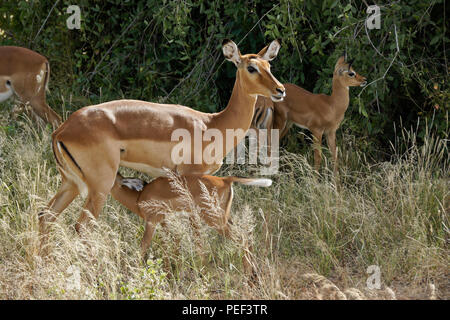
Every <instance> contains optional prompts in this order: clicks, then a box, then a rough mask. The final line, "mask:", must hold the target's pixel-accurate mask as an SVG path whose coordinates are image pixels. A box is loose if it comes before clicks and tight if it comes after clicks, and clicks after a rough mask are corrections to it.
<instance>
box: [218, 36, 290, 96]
mask: <svg viewBox="0 0 450 320" xmlns="http://www.w3.org/2000/svg"><path fill="white" fill-rule="evenodd" d="M222 50H223V54H224V56H225V58H226V59H227V60H228V61H231V62H233V63H234V64H235V65H236V67H237V78H239V79H240V84H241V85H242V87H243V88H244V90H245V91H246V92H247V93H248V94H250V95H261V96H265V97H270V98H271V99H272V100H273V101H275V102H280V101H283V98H284V97H285V96H286V93H285V89H284V86H283V85H282V84H281V83H280V82H279V81H278V80H277V79H276V78H275V77H274V76H273V75H272V73H271V72H270V63H269V61H271V60H273V59H275V57H276V56H277V54H278V51H279V50H280V43H279V42H278V40H274V41H272V42H271V43H270V45H268V46H267V47H264V48H263V49H262V50H261V51H260V52H259V53H258V54H244V55H241V53H240V51H239V49H238V47H237V45H236V44H235V43H234V42H233V41H231V40H228V39H226V40H224V41H223V43H222Z"/></svg>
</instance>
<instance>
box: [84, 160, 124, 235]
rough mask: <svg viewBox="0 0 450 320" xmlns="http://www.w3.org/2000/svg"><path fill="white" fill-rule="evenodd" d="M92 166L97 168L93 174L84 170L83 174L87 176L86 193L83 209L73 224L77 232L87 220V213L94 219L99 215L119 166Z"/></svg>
mask: <svg viewBox="0 0 450 320" xmlns="http://www.w3.org/2000/svg"><path fill="white" fill-rule="evenodd" d="M92 168H96V169H97V172H96V173H95V175H93V174H92V172H90V173H89V172H88V171H87V172H85V175H86V176H87V184H86V185H87V189H88V195H87V198H86V202H85V203H84V206H83V210H82V211H81V215H80V218H79V219H78V221H77V223H76V225H75V229H76V230H77V232H78V233H80V231H81V228H82V226H83V225H84V224H85V223H86V220H88V217H89V213H90V214H92V216H93V217H94V218H95V219H97V218H98V216H99V215H100V212H101V211H102V208H103V205H104V204H105V202H106V197H107V196H108V194H109V193H110V192H111V189H112V187H113V185H114V181H115V178H116V172H117V170H118V168H119V166H118V165H117V166H114V167H113V168H109V167H108V168H105V167H103V168H101V167H100V166H95V165H93V166H92ZM102 169H103V170H102ZM93 177H95V178H93ZM88 212H89V213H88Z"/></svg>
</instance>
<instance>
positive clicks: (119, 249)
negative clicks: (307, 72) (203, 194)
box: [0, 116, 450, 299]
mask: <svg viewBox="0 0 450 320" xmlns="http://www.w3.org/2000/svg"><path fill="white" fill-rule="evenodd" d="M9 121H10V119H8V118H6V116H3V118H1V117H0V126H2V127H3V130H0V146H1V148H0V298H2V299H180V298H181V299H230V298H231V299H411V298H420V299H448V298H449V297H450V290H449V289H450V285H449V272H448V270H449V268H448V267H449V265H448V262H449V254H448V253H449V252H448V244H449V229H448V227H449V211H450V209H449V206H450V205H449V203H450V197H449V179H448V177H449V166H448V165H449V161H448V150H447V145H446V142H445V141H441V140H437V139H434V138H432V137H428V138H427V140H426V143H425V144H424V145H422V146H417V143H416V142H415V135H414V134H413V133H411V132H409V133H408V132H406V131H404V132H403V135H401V136H400V137H399V141H398V144H399V145H401V146H402V147H398V146H396V149H395V150H400V149H402V148H403V149H404V150H405V151H404V152H402V153H401V154H399V153H400V152H399V151H397V154H395V155H394V156H393V160H392V161H391V162H383V163H375V164H374V163H368V162H367V161H365V160H364V157H363V155H361V154H359V153H358V151H357V150H347V149H346V148H345V146H346V142H345V141H344V142H341V144H342V145H343V148H342V159H343V163H342V165H341V175H340V179H339V181H340V182H339V183H338V184H337V183H336V182H335V180H334V179H333V176H332V175H331V174H330V173H329V170H328V169H327V167H325V168H324V169H323V171H322V174H321V175H320V176H319V175H317V174H316V173H315V172H314V171H313V170H312V169H311V167H310V165H309V163H311V162H310V161H309V160H308V159H307V158H305V156H304V155H301V154H288V153H286V152H282V159H281V162H280V164H281V170H280V172H279V174H277V175H275V176H273V177H271V178H272V179H273V180H274V184H273V185H272V186H271V187H269V188H253V187H245V186H236V187H235V191H236V192H235V201H234V204H233V223H234V233H235V234H236V235H237V236H236V237H235V240H234V241H230V240H227V239H223V238H222V237H221V236H219V235H218V234H217V233H216V232H215V231H213V230H211V229H210V228H208V227H206V226H204V225H202V224H201V222H200V221H198V224H199V225H200V231H201V232H200V233H201V235H202V236H201V237H200V238H197V237H195V235H194V233H193V232H192V229H191V225H190V223H189V219H186V214H183V213H170V212H168V214H167V217H168V218H167V228H166V230H163V229H162V228H158V230H157V233H156V236H155V238H154V242H153V244H152V248H151V249H150V258H149V259H148V262H147V264H146V265H144V264H143V263H142V262H141V260H140V257H139V242H140V239H141V237H142V234H143V225H142V221H140V219H139V218H138V217H137V216H135V215H133V214H132V213H130V212H128V211H127V210H126V209H125V208H124V207H122V206H121V205H120V204H119V203H117V202H116V201H114V200H111V199H109V200H108V203H107V206H106V207H105V209H104V211H103V214H102V215H101V216H100V218H99V219H98V220H97V221H96V223H95V224H94V225H93V227H92V228H91V229H90V230H89V231H88V232H87V233H85V234H84V236H83V237H79V236H78V235H77V234H76V232H75V230H74V228H73V226H74V223H75V221H76V219H77V218H78V214H79V210H80V208H81V205H82V200H81V199H77V200H76V201H75V202H74V203H73V204H72V205H71V206H70V207H69V208H68V209H67V210H66V211H65V212H64V213H63V214H62V215H61V216H60V217H59V218H58V219H57V221H56V222H55V223H54V225H53V226H52V232H51V239H50V244H51V248H50V249H51V250H50V252H51V254H50V255H49V256H48V257H46V258H45V259H42V258H41V257H39V255H38V254H37V248H38V244H39V235H38V225H37V213H38V212H39V211H40V210H41V209H42V208H43V206H44V205H45V204H46V203H47V201H48V200H49V199H50V198H51V196H53V194H54V193H55V192H56V190H57V187H58V185H59V182H60V177H59V175H58V173H57V171H56V169H55V164H54V159H53V155H52V152H51V147H50V131H49V130H48V129H46V130H42V129H33V124H32V123H27V122H26V121H23V120H21V121H19V122H17V123H15V124H13V126H11V127H10V128H9V129H8V128H7V124H8V123H11V122H9ZM394 153H395V152H394ZM220 174H221V175H231V174H237V175H248V168H246V167H244V166H242V167H241V166H235V167H224V168H223V169H222V171H221V173H220ZM127 175H135V176H137V175H138V174H137V173H135V172H131V171H129V172H127ZM141 176H142V175H141ZM178 187H180V188H181V189H180V190H182V186H178ZM184 191H185V192H186V190H184ZM186 197H187V198H186V199H188V198H189V195H188V192H187V193H186ZM207 197H210V198H211V199H210V201H211V204H212V205H213V203H214V195H213V194H210V195H207ZM188 205H189V203H188ZM194 211H195V210H194ZM245 240H248V241H251V242H252V244H253V246H254V251H253V258H254V259H255V261H256V263H257V268H258V281H257V282H256V284H255V285H253V286H252V285H249V282H248V278H247V275H246V274H245V273H244V271H243V267H242V263H241V257H242V254H243V253H242V241H245ZM199 248H201V249H199ZM370 265H378V266H379V267H380V270H381V288H380V289H379V290H375V289H374V290H369V289H368V288H367V286H366V280H367V278H368V277H369V275H368V274H367V273H366V270H367V267H368V266H370ZM78 284H79V286H78Z"/></svg>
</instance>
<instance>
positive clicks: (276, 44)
mask: <svg viewBox="0 0 450 320" xmlns="http://www.w3.org/2000/svg"><path fill="white" fill-rule="evenodd" d="M280 48H281V45H280V41H278V40H273V41H272V42H271V43H270V44H269V45H268V46H267V47H264V48H263V49H262V50H261V51H260V52H258V56H260V57H261V59H264V60H267V61H272V60H273V59H275V58H276V56H277V55H278V51H280Z"/></svg>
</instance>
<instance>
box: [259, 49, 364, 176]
mask: <svg viewBox="0 0 450 320" xmlns="http://www.w3.org/2000/svg"><path fill="white" fill-rule="evenodd" d="M366 83H367V81H366V78H365V77H363V76H361V75H359V74H358V73H356V71H355V70H354V69H353V67H352V62H347V61H346V56H341V57H340V58H339V59H338V61H337V62H336V65H335V67H334V73H333V87H332V93H331V95H330V96H328V95H325V94H314V93H311V92H309V91H307V90H305V89H303V88H300V87H298V86H296V85H295V84H290V83H286V84H285V85H284V86H285V88H286V97H285V99H284V100H283V101H281V102H274V103H272V101H270V100H268V99H266V98H265V97H259V98H258V100H257V102H256V109H257V110H258V109H261V110H262V111H261V112H262V113H263V112H267V111H266V110H268V109H270V108H273V112H271V113H273V115H272V116H271V117H273V120H272V121H271V123H272V128H274V129H279V130H280V139H281V138H282V137H283V136H285V135H286V133H287V132H288V131H289V129H290V127H291V126H292V124H294V125H296V126H298V127H301V128H305V129H308V130H310V131H311V133H312V135H313V139H314V167H315V169H316V170H319V167H320V162H321V159H322V153H321V148H320V146H321V144H322V136H323V135H324V134H325V136H326V138H327V143H328V147H329V148H330V151H331V153H332V156H333V162H334V172H335V173H336V172H337V169H338V164H337V150H336V130H337V129H338V128H339V126H340V124H341V122H342V120H343V119H344V114H345V111H346V110H347V108H348V105H349V101H350V98H349V87H353V86H365V85H366ZM261 117H264V116H263V115H262V116H261Z"/></svg>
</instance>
